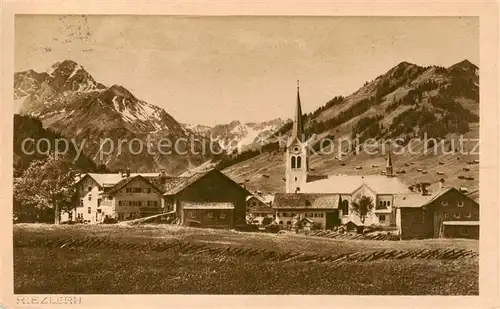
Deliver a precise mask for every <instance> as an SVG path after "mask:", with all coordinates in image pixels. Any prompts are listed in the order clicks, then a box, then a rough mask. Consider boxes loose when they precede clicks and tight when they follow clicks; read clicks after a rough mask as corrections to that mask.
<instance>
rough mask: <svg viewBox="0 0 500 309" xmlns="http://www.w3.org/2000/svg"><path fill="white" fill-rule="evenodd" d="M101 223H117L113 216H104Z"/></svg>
mask: <svg viewBox="0 0 500 309" xmlns="http://www.w3.org/2000/svg"><path fill="white" fill-rule="evenodd" d="M102 223H103V224H115V223H118V220H116V219H115V218H112V217H107V216H106V217H105V218H104V220H102Z"/></svg>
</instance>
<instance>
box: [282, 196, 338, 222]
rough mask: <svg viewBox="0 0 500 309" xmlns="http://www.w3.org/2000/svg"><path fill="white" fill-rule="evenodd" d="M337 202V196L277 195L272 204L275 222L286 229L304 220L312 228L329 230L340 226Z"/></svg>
mask: <svg viewBox="0 0 500 309" xmlns="http://www.w3.org/2000/svg"><path fill="white" fill-rule="evenodd" d="M338 202H339V195H337V194H311V193H277V194H276V195H275V197H274V204H273V209H274V210H275V216H276V219H275V220H276V222H277V223H278V224H279V225H280V226H281V227H282V228H286V229H289V228H292V227H293V223H294V221H297V220H303V219H305V218H307V221H309V222H310V223H311V224H312V227H313V228H314V227H316V228H318V229H331V228H333V227H334V226H337V225H339V224H340V219H339V209H338V208H339V204H338Z"/></svg>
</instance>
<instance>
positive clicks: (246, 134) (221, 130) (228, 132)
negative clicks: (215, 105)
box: [183, 118, 285, 153]
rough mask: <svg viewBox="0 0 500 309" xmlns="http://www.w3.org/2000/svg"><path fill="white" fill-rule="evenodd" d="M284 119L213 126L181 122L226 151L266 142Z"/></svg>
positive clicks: (282, 123) (230, 151)
mask: <svg viewBox="0 0 500 309" xmlns="http://www.w3.org/2000/svg"><path fill="white" fill-rule="evenodd" d="M284 124H285V121H284V120H282V119H280V118H277V119H273V120H269V121H263V122H247V123H241V122H240V121H237V120H236V121H232V122H230V123H228V124H219V125H216V126H214V127H209V126H204V125H190V124H183V126H184V128H186V129H187V130H190V131H192V132H194V133H196V134H199V135H203V136H206V137H207V138H210V140H211V141H213V142H217V143H218V144H219V145H220V147H221V148H223V149H225V150H226V151H227V152H228V153H232V152H235V151H241V150H244V149H245V148H247V147H251V146H252V145H253V144H260V143H263V144H266V143H267V139H268V138H269V137H270V136H271V135H272V134H273V133H274V132H276V131H277V130H278V129H279V128H281V127H282V126H283V125H284Z"/></svg>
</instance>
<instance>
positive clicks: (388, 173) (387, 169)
mask: <svg viewBox="0 0 500 309" xmlns="http://www.w3.org/2000/svg"><path fill="white" fill-rule="evenodd" d="M385 175H386V176H387V177H392V176H393V171H392V158H391V151H390V150H389V152H388V153H387V163H386V165H385Z"/></svg>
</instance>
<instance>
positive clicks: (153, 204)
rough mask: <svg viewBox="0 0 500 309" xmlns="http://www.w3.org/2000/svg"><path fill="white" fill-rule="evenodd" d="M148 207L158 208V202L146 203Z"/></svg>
mask: <svg viewBox="0 0 500 309" xmlns="http://www.w3.org/2000/svg"><path fill="white" fill-rule="evenodd" d="M148 206H155V207H156V206H158V202H157V201H148Z"/></svg>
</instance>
